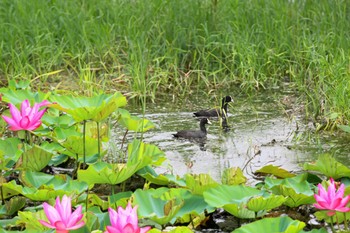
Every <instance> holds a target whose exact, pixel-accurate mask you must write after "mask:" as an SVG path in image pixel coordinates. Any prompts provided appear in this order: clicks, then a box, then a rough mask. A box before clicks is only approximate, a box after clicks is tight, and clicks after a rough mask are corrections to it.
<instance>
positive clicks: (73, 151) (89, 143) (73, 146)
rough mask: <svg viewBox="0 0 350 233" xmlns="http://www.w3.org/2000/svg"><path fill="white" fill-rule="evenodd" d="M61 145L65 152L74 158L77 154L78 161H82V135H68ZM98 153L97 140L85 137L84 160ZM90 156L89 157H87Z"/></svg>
mask: <svg viewBox="0 0 350 233" xmlns="http://www.w3.org/2000/svg"><path fill="white" fill-rule="evenodd" d="M61 145H62V146H63V147H64V148H65V149H66V151H65V154H67V155H69V156H71V157H72V158H76V156H78V160H79V161H83V156H84V143H83V137H80V136H69V137H67V138H66V140H65V141H64V142H61ZM104 153H105V152H104ZM94 155H98V140H97V139H95V138H91V137H85V156H86V160H87V161H89V160H91V157H93V156H94ZM89 158H90V159H89Z"/></svg>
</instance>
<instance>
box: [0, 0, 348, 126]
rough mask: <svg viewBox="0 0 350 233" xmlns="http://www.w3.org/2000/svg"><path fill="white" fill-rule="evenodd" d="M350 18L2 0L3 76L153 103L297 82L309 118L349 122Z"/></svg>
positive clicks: (320, 7) (289, 11)
mask: <svg viewBox="0 0 350 233" xmlns="http://www.w3.org/2000/svg"><path fill="white" fill-rule="evenodd" d="M348 22H350V2H349V1H345V0H343V1H342V0H320V1H312V0H294V1H292V0H290V1H287V0H283V1H280V0H250V1H249V0H247V1H241V0H212V1H209V0H179V1H171V0H165V1H164V0H148V1H141V0H114V1H111V0H85V1H84V0H76V1H54V0H52V1H47V0H35V1H34V0H32V1H30V0H28V1H20V0H3V1H1V2H0V30H1V33H0V59H1V60H0V76H1V77H2V79H5V80H9V79H13V78H18V79H19V78H27V79H34V78H37V79H40V80H42V82H44V81H47V80H48V77H50V76H52V74H51V72H54V71H60V72H59V73H57V74H55V77H59V78H66V79H67V78H68V79H75V80H78V82H79V83H80V84H81V85H80V86H81V87H82V90H88V91H94V90H96V89H104V90H106V91H107V90H108V91H113V90H114V89H118V90H122V91H124V92H127V93H129V94H130V95H131V96H135V97H140V98H141V99H143V98H147V99H151V100H154V99H155V98H156V96H159V95H162V94H163V93H167V94H169V93H170V94H174V95H179V96H180V97H186V96H187V95H189V94H190V93H192V92H196V91H204V92H209V91H213V90H216V89H218V88H223V87H227V86H230V85H231V86H233V85H238V86H239V87H240V88H241V89H242V90H243V91H245V92H252V91H256V90H262V89H267V88H269V87H270V86H278V85H279V84H280V83H281V82H283V81H284V80H290V81H292V82H293V83H294V84H295V88H296V89H297V90H298V91H300V93H301V96H302V98H304V97H305V98H304V101H305V103H306V106H307V110H308V111H307V113H308V114H309V115H310V116H313V117H314V118H318V117H319V116H324V115H326V116H327V114H328V115H329V114H330V113H339V116H340V117H339V118H338V119H337V120H338V121H341V122H347V120H348V119H350V112H349V104H350V103H349V100H350V98H349V97H350V96H349V88H350V87H349V85H350V82H349V81H348V79H349V74H350V63H349V54H350V48H349V47H350V29H349V23H348ZM321 103H322V104H321ZM323 103H324V104H323Z"/></svg>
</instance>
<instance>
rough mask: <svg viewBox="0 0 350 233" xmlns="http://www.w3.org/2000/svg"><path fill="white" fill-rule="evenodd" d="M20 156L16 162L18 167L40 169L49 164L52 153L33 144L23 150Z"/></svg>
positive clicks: (31, 169) (30, 169)
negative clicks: (18, 161) (19, 159)
mask: <svg viewBox="0 0 350 233" xmlns="http://www.w3.org/2000/svg"><path fill="white" fill-rule="evenodd" d="M21 158H22V159H21V161H20V163H18V164H17V167H18V168H20V169H24V170H29V171H40V170H41V169H43V168H44V167H45V166H46V165H48V164H49V162H50V160H51V158H52V153H50V152H48V151H46V150H44V149H43V148H41V147H39V146H37V145H34V146H33V147H32V148H30V149H29V150H27V151H25V152H24V153H23V154H22V157H21Z"/></svg>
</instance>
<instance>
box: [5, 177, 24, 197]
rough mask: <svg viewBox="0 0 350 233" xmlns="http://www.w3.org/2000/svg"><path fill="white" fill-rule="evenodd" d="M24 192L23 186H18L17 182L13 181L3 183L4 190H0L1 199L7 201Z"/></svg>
mask: <svg viewBox="0 0 350 233" xmlns="http://www.w3.org/2000/svg"><path fill="white" fill-rule="evenodd" d="M22 191H23V186H21V185H18V184H16V181H15V180H11V181H10V182H7V183H2V189H0V194H1V197H2V196H3V197H4V198H5V199H6V198H9V197H12V196H15V195H18V194H21V193H22Z"/></svg>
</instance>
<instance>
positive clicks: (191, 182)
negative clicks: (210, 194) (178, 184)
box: [185, 174, 219, 195]
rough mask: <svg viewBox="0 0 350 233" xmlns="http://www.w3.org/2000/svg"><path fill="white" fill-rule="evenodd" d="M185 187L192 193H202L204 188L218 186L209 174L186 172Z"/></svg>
mask: <svg viewBox="0 0 350 233" xmlns="http://www.w3.org/2000/svg"><path fill="white" fill-rule="evenodd" d="M185 181H186V187H188V188H189V189H190V190H191V191H192V193H193V194H199V195H202V194H203V192H204V191H205V190H208V189H209V188H214V187H217V186H219V183H218V182H216V181H215V180H213V179H212V178H211V177H210V176H209V174H186V175H185Z"/></svg>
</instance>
